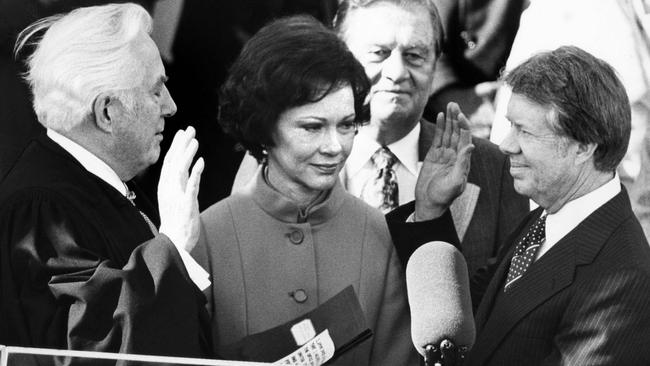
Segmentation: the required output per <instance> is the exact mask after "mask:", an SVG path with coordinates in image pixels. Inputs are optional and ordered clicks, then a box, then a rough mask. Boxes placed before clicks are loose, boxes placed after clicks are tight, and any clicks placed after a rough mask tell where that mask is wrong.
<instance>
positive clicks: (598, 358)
mask: <svg viewBox="0 0 650 366" xmlns="http://www.w3.org/2000/svg"><path fill="white" fill-rule="evenodd" d="M599 277H600V278H597V279H594V280H593V281H589V284H588V285H584V286H580V287H579V288H577V290H576V294H575V295H574V297H573V298H572V301H571V303H570V304H569V306H568V307H567V310H566V311H565V314H566V315H565V317H564V318H563V319H561V324H560V331H559V333H558V334H557V335H556V336H555V338H554V340H553V346H554V347H553V350H552V352H551V354H550V355H549V357H547V358H546V359H545V360H544V361H543V362H542V364H543V365H649V364H650V348H648V345H649V344H650V312H649V311H648V309H649V308H650V296H648V294H650V278H648V276H647V273H646V272H644V273H640V272H638V271H635V270H632V269H630V270H626V271H621V270H620V269H619V270H616V271H615V270H609V271H608V270H605V272H604V273H601V275H600V276H599Z"/></svg>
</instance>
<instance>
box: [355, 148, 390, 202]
mask: <svg viewBox="0 0 650 366" xmlns="http://www.w3.org/2000/svg"><path fill="white" fill-rule="evenodd" d="M370 161H371V162H372V164H373V165H374V167H375V169H376V172H375V174H374V175H373V176H372V177H371V178H370V179H369V180H368V182H366V184H365V186H364V187H363V190H362V193H361V199H363V200H364V201H366V202H367V203H368V204H369V205H370V206H373V207H376V208H378V209H380V210H381V211H382V212H383V213H386V212H388V211H390V210H392V209H394V208H396V207H397V206H399V194H398V193H399V191H398V187H397V176H396V175H395V170H393V165H395V163H396V162H397V158H396V157H395V155H394V154H393V153H392V152H391V151H390V150H389V149H388V148H387V147H385V146H383V147H381V148H379V149H378V150H377V151H375V153H374V154H372V157H371V158H370Z"/></svg>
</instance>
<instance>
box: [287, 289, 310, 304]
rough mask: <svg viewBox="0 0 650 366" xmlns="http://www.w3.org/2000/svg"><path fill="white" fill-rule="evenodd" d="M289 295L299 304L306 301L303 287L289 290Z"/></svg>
mask: <svg viewBox="0 0 650 366" xmlns="http://www.w3.org/2000/svg"><path fill="white" fill-rule="evenodd" d="M289 296H291V297H293V299H294V300H295V301H296V302H297V303H299V304H302V303H303V302H305V301H307V293H306V292H305V290H303V289H298V290H296V291H291V292H289Z"/></svg>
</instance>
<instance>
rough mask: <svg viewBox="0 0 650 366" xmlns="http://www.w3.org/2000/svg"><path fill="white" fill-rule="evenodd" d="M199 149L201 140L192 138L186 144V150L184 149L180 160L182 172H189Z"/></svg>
mask: <svg viewBox="0 0 650 366" xmlns="http://www.w3.org/2000/svg"><path fill="white" fill-rule="evenodd" d="M198 150H199V142H198V141H197V140H196V139H195V138H192V139H191V140H190V141H189V142H188V143H187V146H185V151H183V155H182V160H181V161H180V172H181V173H185V174H187V172H188V170H189V169H190V166H191V165H192V160H193V159H194V155H196V152H197V151H198Z"/></svg>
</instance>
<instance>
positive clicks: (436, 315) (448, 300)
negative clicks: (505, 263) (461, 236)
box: [406, 241, 476, 366]
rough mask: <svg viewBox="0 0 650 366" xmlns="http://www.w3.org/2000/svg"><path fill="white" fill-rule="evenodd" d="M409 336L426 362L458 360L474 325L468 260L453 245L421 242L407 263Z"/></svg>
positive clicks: (471, 341) (472, 336)
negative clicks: (409, 309) (409, 315)
mask: <svg viewBox="0 0 650 366" xmlns="http://www.w3.org/2000/svg"><path fill="white" fill-rule="evenodd" d="M406 287H407V291H408V300H409V306H410V308H411V337H412V339H413V345H414V346H415V348H416V349H417V351H418V352H419V353H420V354H421V355H422V356H424V360H425V364H426V365H427V366H433V365H444V366H448V365H456V364H460V363H461V361H462V359H463V358H464V357H465V355H466V353H467V352H468V351H469V349H470V348H471V347H472V345H473V344H474V339H475V338H476V329H475V328H474V316H473V313H472V301H471V298H470V294H469V278H468V274H467V264H466V263H465V259H464V258H463V255H462V254H461V253H460V251H458V249H456V248H455V247H454V246H453V245H451V244H449V243H445V242H442V241H434V242H429V243H426V244H424V245H422V246H420V247H419V248H418V249H417V250H416V251H415V252H414V253H413V255H411V258H410V259H409V261H408V263H407V265H406Z"/></svg>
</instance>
